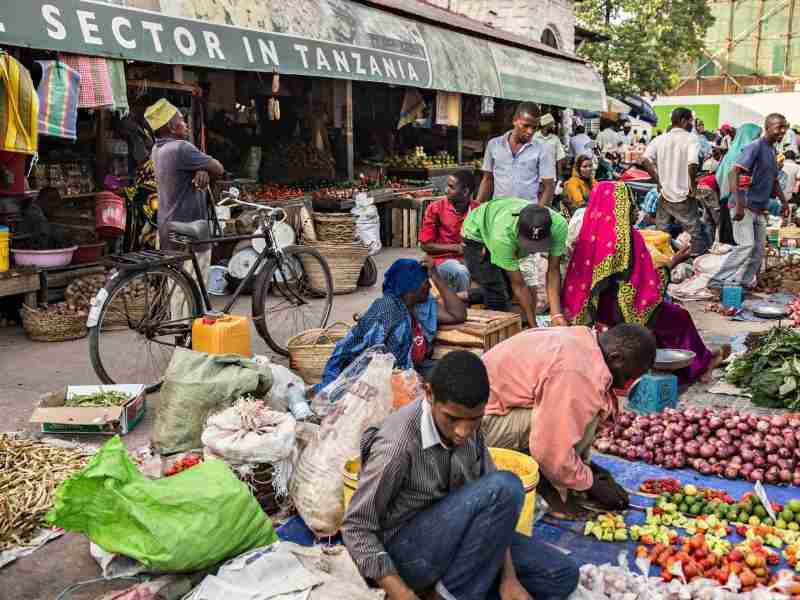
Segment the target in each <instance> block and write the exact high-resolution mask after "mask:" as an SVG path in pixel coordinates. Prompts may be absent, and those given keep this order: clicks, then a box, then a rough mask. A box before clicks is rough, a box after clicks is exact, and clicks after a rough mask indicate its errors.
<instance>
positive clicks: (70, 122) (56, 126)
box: [36, 60, 81, 140]
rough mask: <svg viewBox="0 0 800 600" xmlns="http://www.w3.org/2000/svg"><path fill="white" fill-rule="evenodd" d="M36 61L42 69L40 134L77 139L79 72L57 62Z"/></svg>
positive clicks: (40, 83) (39, 92)
mask: <svg viewBox="0 0 800 600" xmlns="http://www.w3.org/2000/svg"><path fill="white" fill-rule="evenodd" d="M36 62H37V63H39V66H40V67H41V68H42V79H41V81H40V82H39V89H38V90H37V92H38V94H39V133H41V134H42V135H50V136H53V137H59V138H66V139H68V140H74V139H76V138H77V133H76V124H77V120H78V93H79V92H80V85H81V76H80V73H78V72H77V71H76V70H75V69H73V68H72V67H70V66H69V65H68V64H66V63H63V62H60V61H57V60H39V61H36Z"/></svg>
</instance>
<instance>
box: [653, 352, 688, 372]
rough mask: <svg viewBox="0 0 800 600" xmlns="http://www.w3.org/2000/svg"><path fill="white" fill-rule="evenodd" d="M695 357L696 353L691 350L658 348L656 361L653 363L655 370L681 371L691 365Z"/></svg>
mask: <svg viewBox="0 0 800 600" xmlns="http://www.w3.org/2000/svg"><path fill="white" fill-rule="evenodd" d="M694 357H695V353H694V352H692V351H691V350H677V349H671V348H659V349H658V350H656V362H655V364H654V365H653V370H654V371H662V372H670V371H680V370H681V369H685V368H686V367H688V366H689V365H691V364H692V361H693V360H694Z"/></svg>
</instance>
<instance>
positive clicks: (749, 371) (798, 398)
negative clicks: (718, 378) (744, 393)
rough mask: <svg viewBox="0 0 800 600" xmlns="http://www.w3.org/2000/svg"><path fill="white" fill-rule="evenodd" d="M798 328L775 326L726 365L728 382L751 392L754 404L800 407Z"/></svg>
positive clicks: (799, 337)
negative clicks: (756, 344) (757, 342)
mask: <svg viewBox="0 0 800 600" xmlns="http://www.w3.org/2000/svg"><path fill="white" fill-rule="evenodd" d="M798 356H800V332H798V331H795V330H793V329H790V328H786V327H776V328H774V329H772V330H771V331H770V332H769V333H768V334H767V335H766V336H764V337H763V338H762V339H761V340H760V343H759V345H758V346H756V347H753V348H752V349H750V350H748V352H747V353H746V354H744V355H743V356H740V357H737V358H735V359H733V360H732V361H731V363H730V365H728V369H727V372H726V375H725V377H726V379H727V380H728V382H730V383H732V384H734V385H737V386H739V387H742V388H745V389H747V390H749V391H750V392H751V393H752V401H753V404H755V405H756V406H764V407H768V408H788V409H791V410H800V359H798Z"/></svg>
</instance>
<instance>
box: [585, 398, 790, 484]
mask: <svg viewBox="0 0 800 600" xmlns="http://www.w3.org/2000/svg"><path fill="white" fill-rule="evenodd" d="M594 447H595V449H597V450H598V451H599V452H603V453H606V454H612V455H615V456H620V457H622V458H627V459H628V460H633V461H636V460H641V461H644V462H646V463H648V464H655V465H658V466H660V467H664V468H665V469H682V468H684V467H691V468H693V469H695V470H696V471H699V472H700V473H702V474H703V475H717V476H720V477H726V478H728V479H746V480H748V481H752V482H756V481H763V482H765V483H773V484H792V485H800V415H797V414H791V415H774V416H759V415H753V414H747V413H740V412H738V411H736V410H734V409H726V410H722V411H715V410H712V409H710V408H705V409H700V408H688V409H686V410H684V411H678V410H675V409H672V408H668V409H666V410H665V411H664V412H661V413H656V414H652V415H637V414H636V413H633V412H627V411H626V412H622V413H621V414H620V415H619V417H618V418H617V419H616V422H609V423H606V424H604V425H603V426H602V427H601V429H600V432H599V433H598V436H597V439H595V442H594Z"/></svg>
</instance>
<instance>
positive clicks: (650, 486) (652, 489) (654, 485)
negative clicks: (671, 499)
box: [639, 478, 682, 496]
mask: <svg viewBox="0 0 800 600" xmlns="http://www.w3.org/2000/svg"><path fill="white" fill-rule="evenodd" d="M681 489H682V488H681V482H680V481H678V480H677V479H669V478H667V479H645V480H644V481H643V482H642V485H640V486H639V491H640V492H644V493H645V494H655V495H656V496H658V495H660V494H663V493H665V492H667V493H671V494H674V493H676V492H680V491H681Z"/></svg>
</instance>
